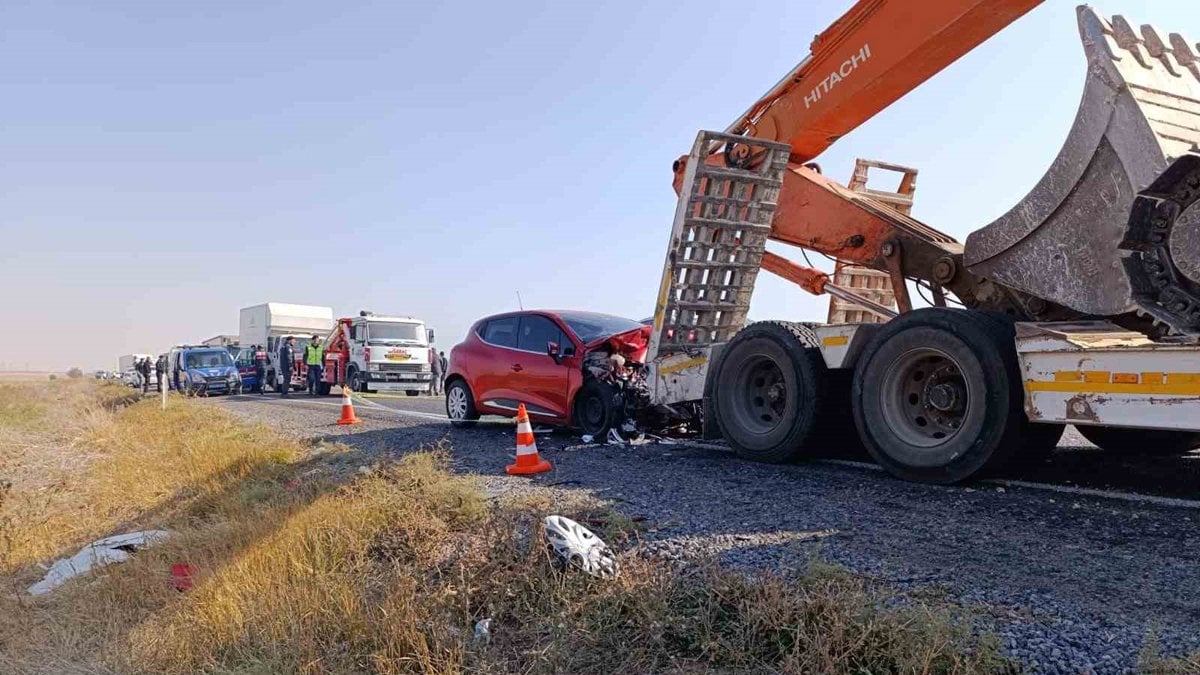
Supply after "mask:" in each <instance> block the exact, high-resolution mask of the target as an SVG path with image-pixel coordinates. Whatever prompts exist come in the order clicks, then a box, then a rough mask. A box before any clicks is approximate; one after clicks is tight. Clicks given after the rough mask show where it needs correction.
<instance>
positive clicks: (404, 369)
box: [322, 312, 433, 396]
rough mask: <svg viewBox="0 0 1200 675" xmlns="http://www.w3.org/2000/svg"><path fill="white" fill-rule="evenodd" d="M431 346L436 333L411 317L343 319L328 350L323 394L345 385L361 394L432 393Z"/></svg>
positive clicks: (363, 314) (365, 314)
mask: <svg viewBox="0 0 1200 675" xmlns="http://www.w3.org/2000/svg"><path fill="white" fill-rule="evenodd" d="M432 341H433V331H431V330H428V329H426V328H425V322H424V321H422V320H420V319H416V318H413V317H410V316H382V315H378V314H372V313H371V312H360V313H359V315H358V316H355V317H347V318H344V319H338V325H337V327H336V328H334V331H333V334H332V335H330V337H329V340H328V342H327V344H326V352H325V372H324V374H323V380H324V386H323V387H322V389H324V390H328V389H329V388H330V387H331V386H333V385H342V384H345V385H346V386H348V387H350V388H351V389H352V390H354V391H361V392H373V391H388V392H390V391H395V392H399V391H403V392H405V393H406V394H408V395H409V396H417V395H419V394H421V393H427V392H429V391H430V387H431V383H432V381H433V369H432V367H431V366H430V363H429V348H430V343H431V342H432Z"/></svg>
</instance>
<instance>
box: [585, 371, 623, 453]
mask: <svg viewBox="0 0 1200 675" xmlns="http://www.w3.org/2000/svg"><path fill="white" fill-rule="evenodd" d="M622 407H623V403H622V401H621V392H619V391H617V389H616V387H613V386H611V385H608V384H605V383H603V382H601V381H599V380H595V379H589V380H588V381H586V382H584V383H583V386H582V387H580V388H579V393H577V394H575V426H576V427H578V428H579V430H580V431H581V432H583V433H584V434H585V435H588V436H592V437H594V438H595V439H596V440H599V441H603V440H604V437H605V436H607V435H608V430H609V429H612V428H613V427H614V426H616V425H617V423H618V422H619V421H620V414H621V408H622Z"/></svg>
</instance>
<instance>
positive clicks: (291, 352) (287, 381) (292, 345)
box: [279, 336, 296, 396]
mask: <svg viewBox="0 0 1200 675" xmlns="http://www.w3.org/2000/svg"><path fill="white" fill-rule="evenodd" d="M295 363H296V338H295V337H293V336H289V337H288V339H287V340H286V341H285V342H284V343H283V344H282V345H281V346H280V347H279V392H280V394H281V395H282V396H287V395H288V392H289V391H291V390H292V367H293V365H294V364H295Z"/></svg>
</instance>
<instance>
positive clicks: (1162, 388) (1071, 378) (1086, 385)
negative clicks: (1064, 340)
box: [1025, 370, 1200, 396]
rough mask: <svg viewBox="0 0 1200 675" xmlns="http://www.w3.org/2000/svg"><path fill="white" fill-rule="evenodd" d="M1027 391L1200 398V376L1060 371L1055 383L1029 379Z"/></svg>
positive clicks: (1195, 374) (1056, 375)
mask: <svg viewBox="0 0 1200 675" xmlns="http://www.w3.org/2000/svg"><path fill="white" fill-rule="evenodd" d="M1025 388H1026V389H1027V390H1028V391H1031V392H1034V391H1054V392H1061V393H1067V394H1164V395H1168V396H1200V373H1114V372H1110V371H1107V370H1083V371H1079V370H1060V371H1057V372H1055V373H1054V379H1053V380H1027V381H1026V382H1025Z"/></svg>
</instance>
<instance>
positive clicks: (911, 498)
mask: <svg viewBox="0 0 1200 675" xmlns="http://www.w3.org/2000/svg"><path fill="white" fill-rule="evenodd" d="M220 405H222V406H224V407H226V408H227V409H229V410H231V411H233V412H234V413H236V414H238V415H240V416H243V417H245V418H247V419H250V420H254V421H258V422H263V423H266V424H268V425H270V426H272V427H274V428H277V429H278V430H280V431H282V432H283V433H285V434H288V435H291V436H294V437H298V438H304V439H325V440H333V441H339V442H343V443H346V444H348V445H349V446H351V447H352V448H354V449H355V450H356V452H355V453H351V454H349V455H346V456H344V457H343V459H342V460H341V461H344V462H347V463H354V464H370V463H372V462H375V461H381V460H386V459H387V458H388V457H390V456H395V455H397V454H400V453H404V452H406V451H409V450H413V449H416V448H418V447H420V446H421V445H425V444H430V443H434V442H436V441H438V440H440V439H443V438H445V439H447V440H449V442H450V443H451V445H452V446H453V461H454V465H455V467H456V469H457V470H459V471H462V472H468V473H474V474H478V475H479V476H481V477H482V479H483V480H484V483H485V486H486V488H487V489H488V490H489V491H491V492H492V493H493V494H519V493H521V492H523V491H528V490H530V489H533V488H535V487H536V488H539V489H544V488H550V489H552V490H555V491H560V492H561V493H562V494H563V495H564V498H566V497H569V496H571V495H572V494H578V493H579V492H584V493H587V494H589V495H592V496H595V497H599V498H601V499H605V500H608V501H610V502H612V503H614V505H616V506H617V507H618V508H620V509H621V510H623V511H624V512H626V513H627V514H629V515H631V516H639V517H643V518H645V519H646V523H647V526H648V529H647V532H646V534H645V542H644V546H645V548H646V550H648V551H652V552H654V553H656V554H658V555H663V556H667V557H673V558H678V559H680V560H683V561H686V560H687V559H689V558H692V557H695V556H716V557H717V558H719V559H720V560H721V561H722V562H723V563H724V564H726V565H731V566H736V567H742V568H747V569H772V568H778V567H781V566H797V565H803V564H805V563H806V562H807V561H808V560H810V559H811V558H812V557H813V556H814V555H817V556H820V557H822V558H825V559H828V560H831V561H834V562H837V563H839V564H841V565H844V566H845V567H847V568H849V569H850V570H852V571H854V572H856V573H859V574H863V575H867V576H870V577H874V578H876V579H879V580H882V581H884V582H886V583H888V584H890V585H892V586H894V587H896V588H898V589H901V590H905V591H919V592H935V593H939V594H944V595H945V597H948V598H950V599H952V600H955V601H958V602H960V603H962V604H964V605H966V606H969V607H974V608H977V609H978V610H979V611H980V615H981V617H982V618H983V620H984V621H985V622H988V623H990V624H991V625H993V626H994V628H995V630H996V631H997V632H998V633H999V634H1000V635H1001V636H1002V638H1003V639H1004V643H1005V645H1004V646H1005V649H1006V650H1007V651H1008V652H1009V653H1010V654H1012V655H1014V656H1016V657H1018V658H1020V659H1021V660H1022V661H1023V663H1024V664H1025V665H1026V667H1027V668H1028V669H1029V670H1030V671H1032V672H1046V673H1080V672H1095V673H1118V672H1128V671H1129V670H1130V669H1131V668H1132V667H1133V664H1134V663H1135V662H1136V658H1137V655H1138V653H1139V652H1140V651H1141V650H1142V649H1143V647H1144V646H1145V645H1146V644H1147V642H1146V641H1147V640H1153V641H1154V642H1155V643H1156V645H1157V647H1158V650H1159V651H1160V652H1161V653H1165V654H1176V653H1183V652H1191V651H1196V650H1200V561H1198V560H1197V559H1196V556H1195V555H1194V551H1195V550H1196V547H1197V544H1198V543H1200V528H1198V526H1197V519H1198V518H1200V509H1190V508H1172V507H1164V506H1159V505H1155V504H1146V503H1136V502H1129V501H1121V500H1113V499H1104V498H1098V497H1091V496H1086V495H1064V494H1060V493H1054V492H1047V491H1043V490H1034V489H1024V488H1017V487H1008V488H1001V487H996V486H989V485H982V484H981V485H975V486H968V487H935V486H928V485H916V484H911V483H904V482H901V481H897V480H894V479H892V478H890V477H888V476H886V475H884V474H882V473H880V472H878V471H871V470H865V469H859V468H854V467H847V466H835V465H830V464H825V463H815V462H807V463H805V462H802V463H797V464H792V465H783V466H767V465H759V464H753V463H749V462H745V461H742V460H739V459H737V458H736V457H735V456H733V455H732V454H731V453H730V452H728V451H727V450H725V449H723V448H722V447H721V446H720V445H719V444H708V443H679V444H672V445H666V444H651V445H644V446H634V447H630V446H601V445H591V446H588V445H582V444H580V443H579V441H578V438H577V437H575V436H574V435H572V434H569V433H561V432H559V433H550V434H539V435H538V436H537V438H538V446H539V449H540V450H541V451H542V453H543V455H544V456H546V458H547V459H549V460H550V461H551V462H553V463H554V467H555V468H554V470H553V471H551V472H548V473H544V474H540V475H538V476H535V477H533V478H515V477H510V476H507V475H505V474H504V466H505V465H506V464H507V463H508V462H509V461H510V457H511V455H512V454H513V443H514V439H513V434H512V426H511V422H504V421H486V420H485V421H484V422H482V423H481V424H479V425H477V426H476V427H473V428H470V429H452V428H451V427H450V426H449V425H448V424H446V422H445V421H444V420H442V419H439V418H438V415H439V414H440V413H441V410H440V401H437V400H433V399H414V400H413V401H410V402H408V403H406V404H405V405H403V408H404V411H401V412H398V411H396V410H393V409H390V408H389V407H387V406H384V405H383V404H382V403H381V402H379V401H369V402H368V404H366V405H359V406H356V412H357V413H358V416H359V417H360V418H361V419H362V420H363V423H362V424H359V425H356V426H353V427H338V426H336V425H334V424H333V422H334V420H335V419H336V418H337V407H336V406H337V403H336V399H325V400H321V401H319V402H318V401H313V400H306V399H305V397H303V396H300V397H294V398H293V399H292V400H289V401H280V400H279V399H278V398H272V397H267V398H265V399H263V400H259V399H258V398H257V397H235V398H231V399H224V400H222V401H221V403H220ZM1070 442H1071V441H1070V439H1068V440H1067V441H1066V443H1067V444H1070ZM1060 454H1062V453H1060ZM1191 461H1195V460H1191ZM1197 463H1200V462H1197ZM1192 475H1194V474H1192ZM1021 477H1022V478H1025V479H1028V480H1039V479H1041V478H1040V477H1038V476H1033V477H1028V476H1021ZM1185 479H1186V476H1184V477H1177V482H1178V483H1179V484H1180V485H1181V486H1182V485H1183V481H1184V480H1185ZM1198 483H1200V481H1194V482H1192V485H1193V486H1194V485H1196V484H1198ZM1187 496H1191V495H1190V494H1188V495H1187Z"/></svg>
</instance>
